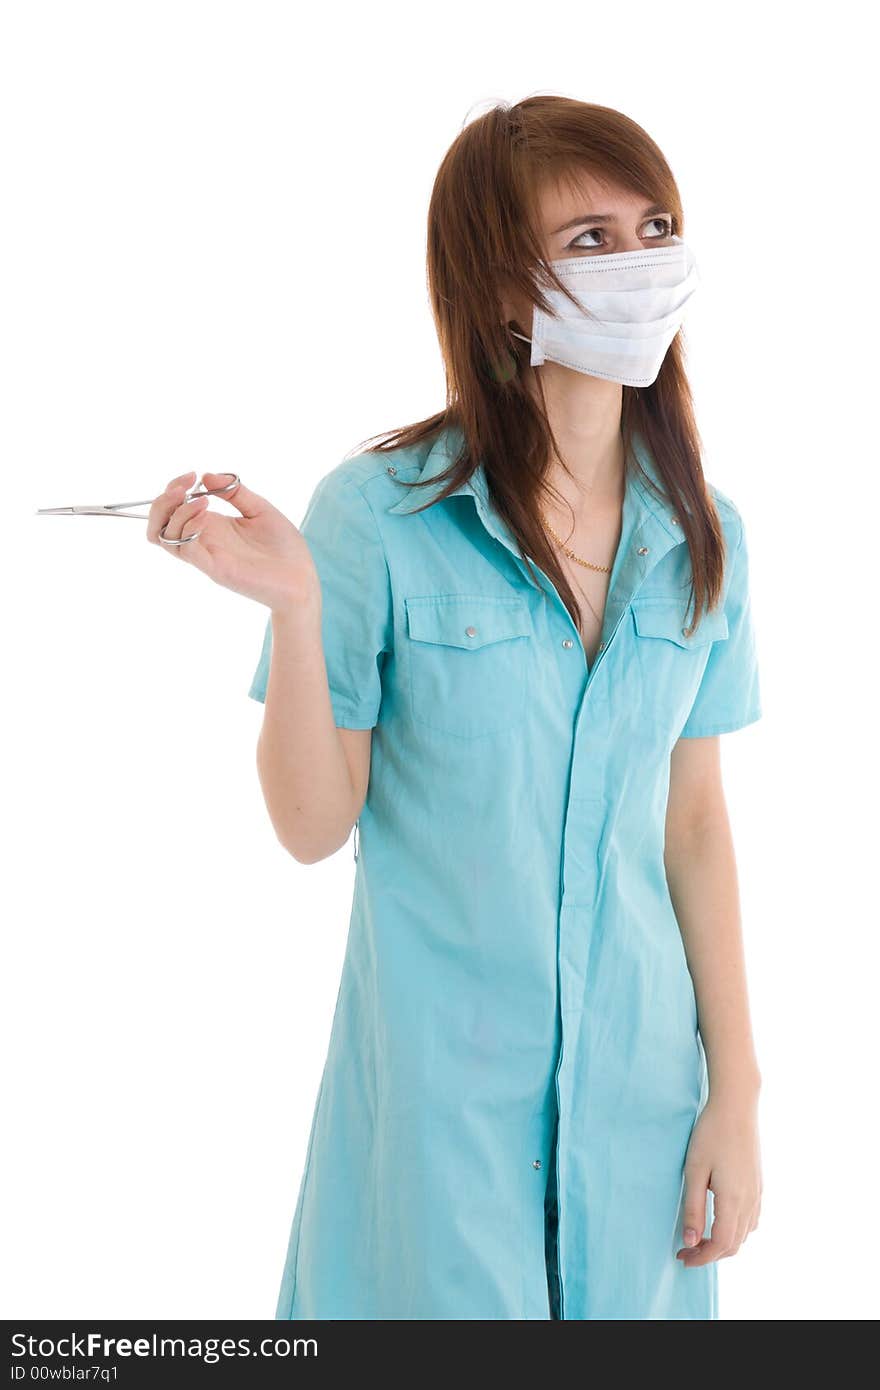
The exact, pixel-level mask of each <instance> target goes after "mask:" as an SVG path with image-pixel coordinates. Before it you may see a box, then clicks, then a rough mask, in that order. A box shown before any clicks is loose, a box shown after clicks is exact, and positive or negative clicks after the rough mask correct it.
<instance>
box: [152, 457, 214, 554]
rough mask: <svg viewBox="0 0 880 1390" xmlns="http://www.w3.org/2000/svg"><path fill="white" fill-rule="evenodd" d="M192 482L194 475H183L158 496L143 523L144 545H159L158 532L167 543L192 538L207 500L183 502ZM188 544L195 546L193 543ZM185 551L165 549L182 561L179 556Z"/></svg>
mask: <svg viewBox="0 0 880 1390" xmlns="http://www.w3.org/2000/svg"><path fill="white" fill-rule="evenodd" d="M194 479H195V473H194V472H189V473H184V474H182V475H181V476H180V477H179V478H173V479H172V480H171V482H170V483H169V484H168V486H167V488H166V489H165V491H164V492H163V493H162V494H161V496H159V497H157V498H156V500H155V501H154V502H153V504H152V506H151V507H150V512H149V517H148V519H147V540H148V541H150V542H152V543H153V544H158V545H161V544H162V541H163V537H162V536H161V535H160V532H161V531H162V530H163V528H164V537H165V539H167V540H181V539H184V538H186V537H188V536H192V535H194V534H195V533H196V532H197V531H198V530H199V529H200V525H199V524H196V523H198V522H201V517H202V513H203V512H204V511H206V509H207V506H208V502H209V498H207V497H196V498H193V500H192V501H191V502H186V501H185V500H184V499H185V497H186V494H187V491H188V490H189V488H190V487H191V486H192V484H193V481H194ZM201 524H204V523H203V522H202V523H201ZM192 544H197V542H193V543H192ZM187 548H188V547H187V546H186V545H182V546H168V547H167V549H169V550H174V552H175V553H176V554H178V555H179V556H180V557H181V558H183V553H184V552H185V551H186V550H187Z"/></svg>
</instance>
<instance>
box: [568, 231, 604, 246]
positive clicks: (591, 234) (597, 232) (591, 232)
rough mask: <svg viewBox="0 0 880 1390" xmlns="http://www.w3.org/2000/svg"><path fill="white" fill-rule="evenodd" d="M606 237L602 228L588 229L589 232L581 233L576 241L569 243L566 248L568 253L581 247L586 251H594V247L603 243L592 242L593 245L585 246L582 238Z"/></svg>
mask: <svg viewBox="0 0 880 1390" xmlns="http://www.w3.org/2000/svg"><path fill="white" fill-rule="evenodd" d="M604 235H605V233H604V232H603V231H602V229H601V227H588V228H587V230H586V231H585V232H580V233H579V235H578V236H576V237H575V239H574V241H570V242H569V243H568V245H567V246H566V248H565V249H566V251H572V250H576V249H577V248H578V247H581V248H583V250H584V251H591V250H593V248H594V247H596V246H599V245H601V244H602V243H601V242H596V241H594V242H592V243H591V244H587V245H584V243H583V242H582V241H581V237H585V236H601V237H604Z"/></svg>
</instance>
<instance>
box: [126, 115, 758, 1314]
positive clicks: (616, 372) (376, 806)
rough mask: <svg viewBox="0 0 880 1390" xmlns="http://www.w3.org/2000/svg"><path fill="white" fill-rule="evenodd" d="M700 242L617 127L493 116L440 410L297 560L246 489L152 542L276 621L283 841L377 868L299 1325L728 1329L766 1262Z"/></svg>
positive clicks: (459, 271) (318, 1132)
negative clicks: (755, 1235)
mask: <svg viewBox="0 0 880 1390" xmlns="http://www.w3.org/2000/svg"><path fill="white" fill-rule="evenodd" d="M681 228H682V210H681V205H680V201H679V195H678V191H677V188H676V185H675V181H674V179H673V177H672V174H671V172H670V170H669V168H668V166H667V163H666V161H665V159H664V158H663V155H662V154H661V152H660V150H659V149H658V148H657V146H656V145H655V144H654V143H653V142H652V141H651V140H650V139H649V137H648V136H647V135H646V134H645V132H644V131H643V130H642V129H641V128H640V127H639V126H638V125H636V124H635V123H634V122H633V121H631V120H629V119H628V118H627V117H625V116H623V115H621V114H620V113H619V112H617V111H614V110H610V109H608V108H605V107H601V106H594V105H588V104H584V103H581V102H576V101H572V100H568V99H563V98H558V97H553V96H540V97H533V98H530V99H528V100H526V101H523V102H521V103H519V104H518V105H516V106H512V107H505V106H503V105H502V106H499V107H497V108H496V109H494V110H491V111H489V112H488V113H487V114H486V115H484V116H482V117H480V118H479V119H477V120H475V121H473V122H472V123H471V124H469V125H468V126H466V127H465V128H464V129H463V130H462V132H461V133H460V134H459V136H458V138H457V139H456V141H455V142H454V144H453V145H452V147H451V149H450V150H449V152H448V154H447V155H446V158H445V159H444V161H443V164H442V167H441V169H440V171H439V174H438V176H437V180H436V184H435V188H434V192H433V197H432V201H431V206H430V213H429V239H428V249H429V264H428V269H429V283H430V289H431V295H432V304H433V310H434V314H435V319H436V324H437V329H438V334H439V338H440V344H441V348H442V351H443V356H444V361H445V365H446V370H447V378H448V393H447V399H448V405H447V408H446V409H445V410H444V411H441V412H440V413H439V414H437V415H435V416H433V417H432V418H431V419H429V420H426V421H423V422H421V423H420V424H418V425H415V426H412V427H411V428H408V429H403V430H399V431H397V432H396V434H395V435H394V436H393V437H392V438H391V439H390V440H386V441H385V443H384V444H382V445H380V446H379V447H376V448H373V449H367V450H365V451H363V452H360V453H358V454H357V455H356V456H355V457H352V458H348V459H346V460H344V461H343V462H342V463H340V464H339V465H338V466H337V467H336V468H334V469H333V470H332V471H331V472H329V473H328V474H327V475H326V476H325V477H324V478H323V479H322V480H321V482H320V483H319V484H318V486H317V488H316V490H315V492H314V494H313V496H312V499H311V502H310V503H309V506H308V509H307V511H306V514H305V517H304V519H303V521H302V524H301V526H300V527H299V528H298V529H297V528H296V527H295V526H294V525H293V524H292V523H291V522H289V521H288V520H287V519H286V518H285V517H283V516H282V515H281V514H280V513H279V512H278V511H276V510H275V509H274V508H272V507H271V506H270V504H269V503H268V502H267V501H266V500H265V499H264V498H262V497H259V496H257V495H256V494H255V493H253V492H251V491H249V490H248V489H247V488H246V487H244V486H240V487H239V489H238V491H237V492H236V493H235V494H233V500H234V504H235V506H236V507H237V509H238V510H239V511H240V513H241V517H240V518H239V517H236V518H226V517H222V516H219V515H217V514H214V513H210V514H209V513H207V512H206V511H205V507H206V506H207V503H206V502H204V501H202V502H198V501H195V502H193V503H190V504H186V505H181V504H180V499H181V496H182V494H183V491H184V489H185V487H186V486H187V485H189V484H190V483H191V481H192V478H193V477H194V475H193V474H188V475H187V476H186V477H185V478H181V479H177V480H176V483H175V484H174V485H173V486H170V487H169V489H168V491H167V492H166V493H165V494H164V496H163V498H162V499H160V500H159V501H158V502H157V503H156V505H155V507H154V509H153V516H152V519H151V524H150V538H151V539H152V540H158V539H160V538H161V539H164V540H167V541H169V542H170V543H171V544H170V548H169V553H172V554H177V555H179V556H180V557H181V558H183V559H186V560H188V561H189V562H190V563H192V564H195V565H197V566H198V567H199V568H201V569H203V570H204V571H205V572H206V573H207V574H208V575H210V576H211V578H213V579H215V580H216V581H217V582H218V583H221V584H225V585H227V586H228V587H230V588H233V589H235V590H237V591H238V592H240V593H243V594H246V595H248V596H249V597H251V598H253V599H256V600H257V601H258V602H260V603H263V604H265V605H266V607H267V608H269V610H270V616H269V620H268V622H267V626H266V631H265V640H264V643H263V650H262V653H261V656H260V660H259V665H258V668H257V671H256V674H255V676H254V680H253V684H252V685H251V688H250V692H249V693H250V694H251V695H252V696H254V697H255V698H256V699H258V700H263V701H265V715H264V722H263V728H262V732H261V735H260V742H259V774H260V778H261V784H262V788H263V792H264V795H265V799H266V803H267V807H268V810H269V814H270V816H271V819H272V822H273V824H274V827H275V829H276V832H277V834H278V838H279V840H280V841H281V843H282V844H283V845H284V846H285V847H286V848H287V849H288V850H289V851H290V853H291V854H292V855H294V857H295V858H296V859H298V860H299V861H300V862H301V863H304V864H308V863H313V862H315V861H316V860H319V859H323V858H325V857H326V856H327V855H329V854H332V853H334V852H335V851H336V850H337V849H338V848H339V847H340V846H341V845H342V844H343V843H344V842H345V841H346V839H347V838H348V836H349V835H350V833H351V831H352V828H353V827H354V831H355V845H356V846H357V845H359V852H358V849H357V848H355V857H356V861H357V862H356V874H355V888H354V902H353V908H352V915H351V922H350V929H349V937H348V944H347V951H346V956H345V962H344V966H343V971H342V979H341V984H340V990H339V996H338V1001H337V1005H336V1012H335V1015H334V1019H333V1028H332V1034H331V1041H330V1046H329V1054H328V1057H327V1061H326V1065H325V1068H324V1073H323V1079H322V1082H321V1086H320V1089H319V1094H318V1098H317V1103H316V1107H315V1114H314V1119H313V1124H312V1130H311V1136H310V1140H309V1145H308V1153H307V1157H306V1163H305V1172H304V1174H303V1178H302V1182H301V1185H300V1190H299V1197H298V1201H297V1204H296V1210H295V1214H294V1219H293V1225H292V1230H291V1235H290V1244H289V1248H288V1252H287V1258H286V1261H285V1265H284V1270H283V1277H282V1283H281V1290H280V1294H279V1298H278V1304H277V1310H276V1317H277V1318H295V1319H302V1318H321V1319H324V1318H327V1319H456V1320H458V1319H495V1318H511V1319H532V1318H560V1319H561V1318H568V1319H642V1318H645V1319H666V1318H669V1319H680V1318H715V1317H717V1301H716V1292H717V1290H716V1277H717V1276H716V1270H717V1264H716V1262H717V1260H718V1259H719V1258H721V1257H722V1256H725V1255H730V1254H733V1253H734V1251H736V1250H737V1249H738V1248H739V1246H740V1245H741V1243H742V1241H743V1240H744V1238H745V1237H746V1235H747V1234H748V1232H749V1231H751V1230H753V1229H754V1228H755V1224H756V1222H757V1217H758V1207H759V1198H760V1165H759V1157H758V1141H757V1125H756V1109H757V1097H758V1084H759V1083H758V1069H757V1064H756V1061H755V1056H754V1049H753V1044H752V1038H751V1029H750V1023H749V1015H748V1006H747V997H746V986H745V981H744V971H743V961H742V948H741V933H740V924H739V909H738V900H737V882H736V868H735V861H734V853H733V849H732V846H731V838H730V830H729V827H728V821H727V815H726V811H725V803H724V797H723V792H722V786H721V778H720V771H719V750H718V737H717V736H718V735H719V734H721V733H724V732H726V731H729V730H732V729H736V728H740V727H742V726H743V725H745V724H748V723H751V722H752V721H753V720H756V719H757V718H759V716H760V713H761V711H760V701H759V691H758V677H757V665H756V653H755V644H754V635H753V629H752V624H751V618H750V610H749V588H748V570H747V551H746V543H745V538H744V532H743V523H742V519H741V517H740V514H739V512H738V510H737V508H736V507H735V505H734V504H733V502H731V501H730V499H729V498H727V497H726V496H724V494H723V493H721V492H720V490H719V489H717V488H715V487H713V486H712V485H710V484H707V483H706V481H705V480H704V477H703V472H702V467H701V461H700V446H699V441H698V435H697V431H696V427H695V424H694V420H693V414H692V405H691V398H690V394H689V390H688V384H687V380H686V377H685V374H684V370H683V366H682V348H681V342H680V337H679V336H677V334H678V327H679V323H680V321H681V318H682V313H683V309H684V305H685V302H686V301H687V300H688V298H689V296H690V294H691V291H692V289H693V287H694V284H695V278H696V272H695V269H694V261H693V257H692V255H691V253H690V251H689V249H688V248H687V247H686V246H685V244H684V243H683V241H682V240H681ZM542 267H544V270H543V274H542ZM539 280H540V284H539V283H538V281H539ZM204 481H205V485H206V486H207V487H213V486H217V485H218V483H220V482H222V478H221V477H220V475H205V479H204ZM163 527H164V528H165V529H164V534H163V535H162V536H161V537H160V531H161V530H162V528H163ZM194 534H195V535H198V537H199V539H198V540H197V541H195V542H193V543H190V541H189V538H190V537H191V536H193V535H194ZM175 541H177V542H179V544H178V545H176V546H175V545H174V542H175ZM691 600H693V608H692V609H690V608H689V605H690V601H691ZM358 832H359V833H358Z"/></svg>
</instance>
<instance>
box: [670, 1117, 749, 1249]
mask: <svg viewBox="0 0 880 1390" xmlns="http://www.w3.org/2000/svg"><path fill="white" fill-rule="evenodd" d="M684 1175H685V1203H684V1220H683V1222H682V1228H683V1238H684V1247H683V1248H682V1249H681V1250H679V1251H678V1252H677V1254H676V1259H678V1260H681V1261H682V1263H683V1264H684V1265H686V1266H687V1267H688V1268H689V1269H692V1268H695V1267H696V1266H697V1265H705V1264H710V1263H711V1261H712V1260H720V1259H724V1258H725V1257H726V1256H728V1255H735V1254H736V1252H737V1250H739V1248H740V1246H741V1245H742V1243H743V1241H744V1240H745V1238H746V1236H747V1235H749V1233H750V1232H751V1231H754V1230H755V1228H756V1226H757V1224H758V1217H759V1215H760V1210H761V1158H760V1149H759V1144H758V1123H757V1102H756V1101H755V1100H737V1101H736V1102H732V1101H728V1100H725V1099H724V1098H722V1097H719V1098H717V1099H716V1100H715V1101H712V1100H709V1102H708V1103H707V1105H706V1106H705V1108H704V1109H703V1112H702V1114H701V1115H700V1117H699V1119H698V1120H697V1123H696V1124H695V1125H694V1129H693V1133H692V1134H691V1140H690V1144H689V1145H688V1152H687V1158H686V1160H685V1165H684ZM709 1188H711V1190H712V1195H713V1198H714V1219H713V1222H712V1230H711V1235H710V1238H709V1239H708V1240H704V1239H703V1238H702V1236H703V1231H704V1230H705V1227H706V1192H707V1189H709Z"/></svg>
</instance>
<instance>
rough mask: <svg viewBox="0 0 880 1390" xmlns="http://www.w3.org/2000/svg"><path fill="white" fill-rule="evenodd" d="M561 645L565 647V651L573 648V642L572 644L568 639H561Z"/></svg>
mask: <svg viewBox="0 0 880 1390" xmlns="http://www.w3.org/2000/svg"><path fill="white" fill-rule="evenodd" d="M562 645H563V647H565V648H566V649H568V648H569V647H573V646H574V642H572V640H571V638H570V637H563V639H562Z"/></svg>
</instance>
